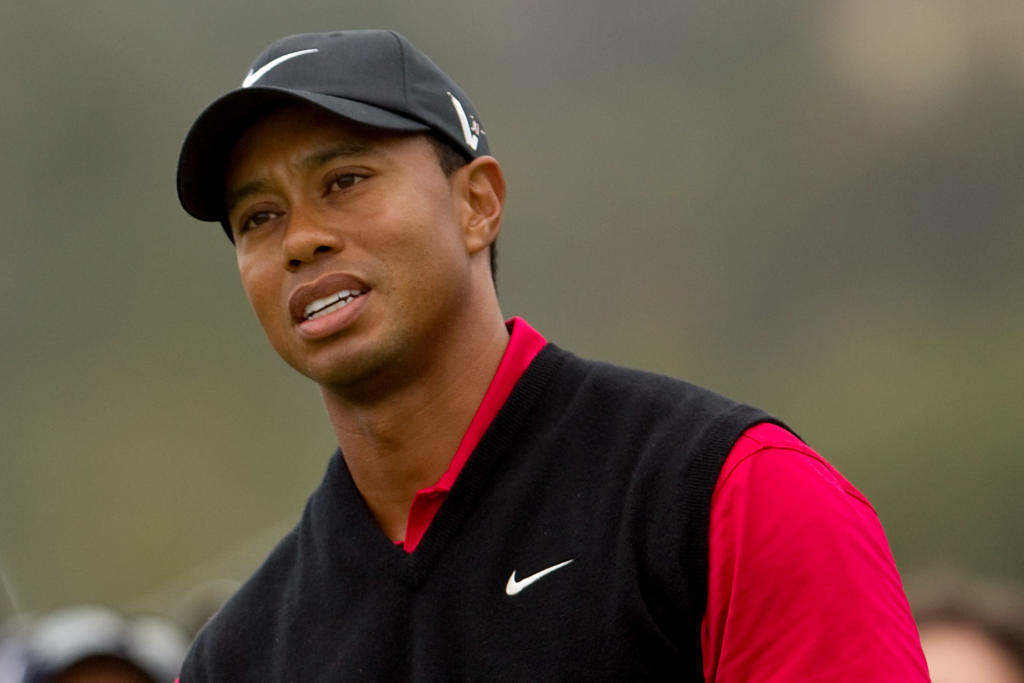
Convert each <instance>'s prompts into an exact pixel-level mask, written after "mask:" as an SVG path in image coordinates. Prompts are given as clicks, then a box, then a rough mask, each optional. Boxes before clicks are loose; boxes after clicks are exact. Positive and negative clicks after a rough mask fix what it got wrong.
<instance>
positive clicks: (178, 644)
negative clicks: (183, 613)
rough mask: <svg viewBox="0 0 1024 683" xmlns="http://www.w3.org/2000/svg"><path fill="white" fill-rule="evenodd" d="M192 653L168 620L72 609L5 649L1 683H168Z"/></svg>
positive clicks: (31, 627)
mask: <svg viewBox="0 0 1024 683" xmlns="http://www.w3.org/2000/svg"><path fill="white" fill-rule="evenodd" d="M187 648H188V637H187V635H186V634H185V632H184V631H183V630H182V629H180V628H179V627H178V626H176V625H175V624H173V623H171V622H169V621H167V620H165V619H161V618H159V617H151V616H145V617H133V618H129V617H126V616H123V615H121V614H118V613H117V612H114V611H113V610H110V609H107V608H105V607H99V606H93V605H80V606H74V607H66V608H62V609H59V610H56V611H54V612H50V613H48V614H46V615H44V616H42V617H40V618H38V619H35V620H32V621H30V622H29V623H28V624H26V625H24V626H22V627H20V628H18V629H17V630H16V631H15V632H14V633H13V634H12V635H11V636H10V637H8V638H7V639H5V640H4V641H3V643H2V644H0V683H167V681H173V680H174V679H175V677H176V676H177V674H178V668H179V667H180V666H181V660H182V658H183V657H184V656H185V651H186V649H187Z"/></svg>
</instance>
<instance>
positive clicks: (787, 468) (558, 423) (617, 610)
mask: <svg viewBox="0 0 1024 683" xmlns="http://www.w3.org/2000/svg"><path fill="white" fill-rule="evenodd" d="M178 191H179V196H180V198H181V201H182V204H183V205H184V207H185V208H186V209H187V210H188V211H189V212H190V213H191V214H192V215H194V216H196V217H197V218H200V219H203V220H209V221H220V222H221V224H222V225H223V227H224V229H225V231H226V232H227V234H228V236H229V238H230V239H231V240H232V242H233V243H234V245H235V249H236V252H237V258H238V267H239V271H240V273H241V279H242V285H243V288H244V289H245V291H246V294H247V295H248V297H249V299H250V301H251V302H252V305H253V308H254V309H255V311H256V314H257V316H258V317H259V319H260V322H261V324H262V325H263V328H264V330H265V331H266V334H267V336H268V338H269V340H270V342H271V344H272V345H273V346H274V348H275V349H276V350H277V351H278V353H279V354H280V355H281V356H282V357H283V358H284V359H285V360H286V361H287V362H288V363H289V364H291V365H292V367H294V368H295V369H296V370H298V371H299V372H301V373H303V374H304V375H306V376H307V377H309V378H311V379H312V380H314V381H315V382H316V383H317V384H318V385H319V387H320V391H321V394H322V396H323V399H324V403H325V405H326V407H327V413H328V416H329V418H330V421H331V424H332V425H333V427H334V430H335V433H336V435H337V439H338V445H339V450H338V452H337V453H336V454H335V455H334V457H333V459H332V460H331V463H330V465H329V467H328V470H327V474H326V476H325V478H324V481H323V483H322V484H321V486H320V487H319V488H318V489H317V490H316V491H315V492H314V493H313V495H312V496H311V498H310V500H309V503H308V505H307V507H306V510H305V512H304V514H303V517H302V520H301V521H300V523H299V524H298V526H297V527H296V529H295V530H294V531H293V532H291V533H290V534H289V535H288V536H287V537H285V538H284V539H283V540H282V541H281V543H280V544H279V545H278V547H277V548H276V549H275V550H274V551H273V553H272V554H271V555H270V557H269V558H268V559H267V560H266V562H265V563H264V564H263V566H262V567H261V568H260V569H259V570H258V571H257V572H256V573H255V574H254V576H253V577H252V578H250V580H249V581H248V582H247V583H246V584H245V586H243V588H242V589H241V590H240V591H239V592H238V594H237V595H235V596H234V597H233V598H232V599H231V600H230V601H229V602H228V604H227V605H226V606H225V607H224V609H223V610H222V611H221V612H220V614H219V615H218V616H217V617H216V618H214V619H213V620H212V622H211V623H210V624H209V625H208V626H207V627H206V629H205V630H204V631H203V633H202V634H201V635H200V636H199V638H198V639H197V640H196V642H195V643H194V645H193V648H192V650H191V653H190V655H189V657H188V658H187V660H186V663H185V665H184V667H183V669H182V676H181V680H182V681H183V683H193V682H195V681H228V680H230V681H243V680H244V681H248V680H253V681H256V680H260V681H276V680H282V681H283V680H294V681H337V680H388V681H404V680H424V681H427V680H566V679H572V680H576V679H586V680H616V681H618V680H660V679H666V678H674V679H679V678H682V679H684V680H701V679H702V678H704V679H706V680H716V681H750V680H769V679H771V680H810V679H816V680H851V681H852V680H857V681H866V680H871V681H882V680H894V681H895V680H899V681H913V680H926V678H927V673H926V671H925V668H924V664H923V658H922V656H921V651H920V643H919V642H918V638H917V633H916V631H915V630H914V625H913V622H912V620H911V617H910V612H909V609H908V607H907V603H906V600H905V598H904V596H903V592H902V587H901V585H900V581H899V576H898V575H897V573H896V570H895V567H894V566H893V562H892V558H891V556H890V554H889V550H888V546H887V544H886V542H885V538H884V536H883V534H882V531H881V527H880V526H879V524H878V520H877V518H876V517H875V514H874V512H873V510H872V509H871V507H870V505H869V504H868V503H867V501H866V500H865V499H864V498H863V497H862V496H861V495H860V494H859V493H858V492H857V491H856V490H855V489H854V488H853V487H852V486H851V485H850V484H849V483H848V482H847V481H846V480H845V479H843V478H842V476H841V475H839V473H837V472H836V471H835V470H834V469H832V468H831V467H830V466H829V465H828V464H827V463H826V462H825V461H824V460H822V459H821V458H820V456H818V455H817V454H816V453H814V451H812V450H811V449H810V448H808V447H807V446H806V445H805V444H803V443H802V442H801V441H800V440H799V439H798V438H796V437H795V436H794V435H793V434H792V433H790V432H789V431H787V430H786V429H785V428H784V427H783V426H781V424H780V423H778V422H777V421H775V420H773V419H772V418H770V417H769V416H768V415H766V414H764V413H762V412H761V411H759V410H756V409H754V408H750V407H747V406H743V405H739V404H736V403H733V402H731V401H728V400H726V399H724V398H722V397H720V396H717V395H715V394H713V393H711V392H708V391H705V390H703V389H699V388H697V387H694V386H692V385H689V384H685V383H683V382H679V381H676V380H671V379H668V378H664V377H658V376H655V375H651V374H646V373H641V372H637V371H632V370H626V369H622V368H616V367H613V366H610V365H605V364H600V363H594V362H589V361H584V360H581V359H579V358H577V357H575V356H573V355H572V354H570V353H568V352H566V351H563V350H561V349H559V348H558V347H556V346H554V345H553V344H548V343H547V342H546V340H545V339H544V337H543V336H542V335H541V334H540V333H539V332H537V331H536V330H534V329H533V328H531V327H530V326H529V325H528V324H527V323H526V322H525V321H523V320H521V319H513V320H510V321H508V322H507V323H506V322H504V320H503V316H502V315H501V311H500V308H499V305H498V301H497V296H496V294H495V289H494V283H493V267H494V266H493V260H492V256H493V250H494V243H495V240H496V239H497V236H498V232H499V230H500V227H501V217H502V207H503V203H504V198H505V184H504V180H503V177H502V172H501V169H500V167H499V165H498V162H497V161H496V160H495V159H494V158H493V157H491V156H490V155H489V147H488V142H487V134H486V133H485V131H484V130H483V128H482V127H481V121H480V118H479V116H478V115H477V113H476V109H475V108H474V107H473V105H472V104H471V103H470V100H469V98H468V97H467V96H466V95H465V93H464V92H462V90H461V89H460V88H459V87H458V86H457V85H456V84H455V83H454V82H452V80H451V79H450V78H449V77H448V76H447V75H445V74H444V73H443V72H441V71H440V70H439V69H438V68H437V67H436V66H435V65H434V64H433V63H432V62H430V60H428V59H427V58H426V57H425V56H424V55H422V54H421V53H420V52H419V51H418V50H416V48H414V47H413V46H412V45H411V44H409V42H408V41H406V40H405V39H404V38H402V37H401V36H398V35H397V34H394V33H391V32H386V31H350V32H338V33H330V34H306V35H300V36H291V37H288V38H285V39H283V40H281V41H278V42H276V43H274V44H273V45H271V46H270V47H269V48H267V50H265V51H264V52H263V53H262V54H261V55H260V56H259V57H257V59H256V61H255V62H254V63H253V66H252V68H251V70H250V71H249V73H248V75H247V76H246V77H245V80H244V82H243V85H242V88H240V89H238V90H235V91H233V92H230V93H228V94H227V95H225V96H224V97H222V98H220V99H219V100H217V101H216V102H214V103H213V104H212V105H211V106H210V107H209V108H207V110H206V111H205V112H203V114H202V115H201V116H200V117H199V119H198V120H197V121H196V123H195V124H194V126H193V128H192V130H191V131H190V132H189V134H188V137H187V139H186V140H185V143H184V146H183V149H182V154H181V159H180V162H179V170H178Z"/></svg>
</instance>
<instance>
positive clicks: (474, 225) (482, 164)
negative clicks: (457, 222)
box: [453, 156, 505, 254]
mask: <svg viewBox="0 0 1024 683" xmlns="http://www.w3.org/2000/svg"><path fill="white" fill-rule="evenodd" d="M455 174H456V175H457V178H453V180H455V182H456V187H457V188H458V190H459V199H460V207H461V212H462V230H463V237H464V239H465V241H466V249H467V251H469V253H471V254H475V253H477V252H479V251H482V250H484V249H486V248H487V247H489V246H490V245H491V244H492V243H493V242H494V241H495V240H496V239H498V232H500V231H501V214H502V210H503V207H504V205H505V176H504V175H502V173H501V166H499V165H498V161H497V160H496V159H495V158H494V157H491V156H482V157H478V158H476V159H474V160H473V161H471V162H470V163H468V164H466V165H465V166H463V167H462V168H460V169H458V170H457V171H456V172H455Z"/></svg>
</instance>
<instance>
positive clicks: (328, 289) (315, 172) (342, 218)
mask: <svg viewBox="0 0 1024 683" xmlns="http://www.w3.org/2000/svg"><path fill="white" fill-rule="evenodd" d="M453 187H454V186H453V183H452V182H451V181H450V180H449V178H447V177H446V176H445V175H444V174H443V173H442V171H441V169H440V167H439V165H438V161H437V155H436V153H435V151H434V149H433V147H432V146H431V144H430V142H429V141H428V140H427V139H426V138H425V137H423V136H419V135H394V134H388V133H386V132H384V131H379V130H374V129H370V128H366V127H363V126H357V125H355V124H351V123H349V122H346V121H345V120H343V119H340V118H337V117H334V116H330V115H328V114H326V113H322V112H319V111H316V110H313V109H310V108H299V107H294V108H289V109H284V110H281V111H279V112H276V113H274V114H271V115H270V116H268V117H267V118H265V119H262V120H261V121H260V122H258V123H257V124H255V125H253V126H252V127H250V128H249V129H248V130H247V131H246V132H245V133H244V135H243V136H242V138H241V139H240V140H239V142H238V144H237V145H236V146H235V150H234V152H233V154H232V156H231V159H230V161H229V164H228V170H227V174H226V184H225V188H226V200H227V208H228V219H229V222H230V224H231V228H232V232H233V234H234V239H235V244H236V249H237V257H238V268H239V272H240V273H241V278H242V286H243V287H244V289H245V292H246V294H247V295H248V297H249V301H250V302H251V303H252V306H253V308H254V309H255V311H256V314H257V316H258V317H259V320H260V323H261V324H262V325H263V329H264V330H265V331H266V333H267V337H268V338H269V339H270V342H271V344H272V345H273V346H274V348H275V349H276V350H277V352H278V353H279V354H281V356H282V357H283V358H284V359H285V360H286V361H287V362H288V363H289V364H290V365H292V366H293V367H294V368H295V369H296V370H298V371H299V372H301V373H303V374H305V375H306V376H308V377H310V378H311V379H313V380H315V381H317V382H318V383H320V384H321V385H323V386H325V387H336V388H341V387H348V386H353V385H357V384H358V383H360V382H367V381H377V382H380V381H383V382H384V383H385V386H386V385H387V384H388V383H394V382H402V381H408V380H409V379H410V378H412V377H414V376H415V375H416V373H417V372H421V371H422V368H423V367H424V364H428V363H430V361H431V355H432V353H436V352H438V349H436V348H434V347H435V346H437V341H435V340H444V339H445V334H444V330H445V326H446V325H450V324H452V321H456V320H458V319H460V318H464V317H465V316H462V315H461V314H460V313H461V311H460V307H461V306H464V305H465V304H464V301H465V300H466V299H467V298H468V297H466V296H465V295H466V289H467V287H468V286H469V278H470V265H469V264H470V259H471V257H472V255H471V254H470V253H469V252H468V250H467V246H466V244H465V240H464V238H463V230H462V228H461V225H460V215H461V214H460V210H459V206H460V203H459V199H458V196H457V192H456V191H455V190H454V189H453Z"/></svg>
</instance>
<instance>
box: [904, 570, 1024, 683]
mask: <svg viewBox="0 0 1024 683" xmlns="http://www.w3.org/2000/svg"><path fill="white" fill-rule="evenodd" d="M912 596H913V600H912V604H913V606H914V616H915V618H916V619H917V626H918V628H919V629H920V632H921V643H922V645H923V646H924V654H925V658H926V659H927V661H928V669H929V671H930V672H931V676H932V681H933V682H934V683H1024V592H1022V591H1021V590H1020V589H1019V588H1018V587H1016V586H1010V585H1003V584H998V583H994V582H988V581H981V580H978V579H967V578H963V577H958V576H938V577H933V578H932V579H930V580H929V581H927V582H926V583H923V584H922V585H920V586H918V590H916V591H914V592H913V594H912Z"/></svg>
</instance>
